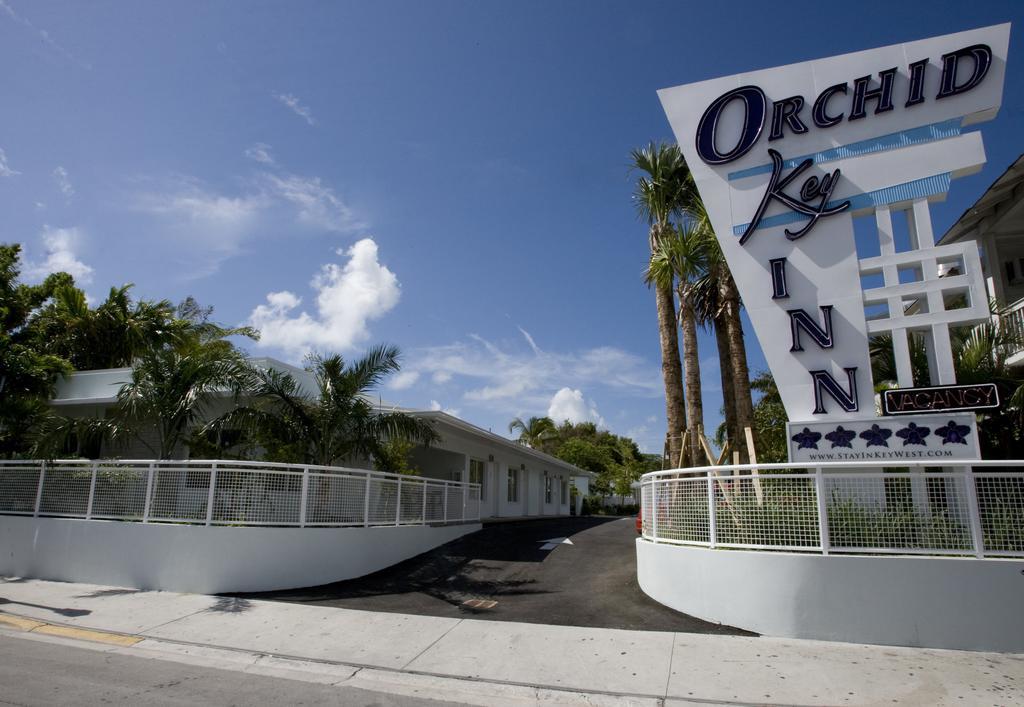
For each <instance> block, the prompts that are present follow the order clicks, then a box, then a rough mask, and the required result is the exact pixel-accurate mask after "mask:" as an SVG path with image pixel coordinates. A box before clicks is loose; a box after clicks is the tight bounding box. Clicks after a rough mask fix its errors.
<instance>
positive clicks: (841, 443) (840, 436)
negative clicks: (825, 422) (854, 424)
mask: <svg viewBox="0 0 1024 707" xmlns="http://www.w3.org/2000/svg"><path fill="white" fill-rule="evenodd" d="M856 436H857V433H856V432H854V431H853V430H846V429H843V426H842V425H839V427H837V428H835V430H833V431H832V432H829V433H828V434H827V435H825V439H827V440H828V441H829V442H831V443H832V449H835V448H836V447H847V448H853V445H852V444H850V442H851V441H852V440H853V438H854V437H856Z"/></svg>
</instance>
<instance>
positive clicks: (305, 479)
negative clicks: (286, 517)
mask: <svg viewBox="0 0 1024 707" xmlns="http://www.w3.org/2000/svg"><path fill="white" fill-rule="evenodd" d="M308 498H309V467H308V466H304V467H302V496H301V497H300V498H299V527H300V528H305V527H306V513H307V509H308V508H309V501H308V500H307V499H308Z"/></svg>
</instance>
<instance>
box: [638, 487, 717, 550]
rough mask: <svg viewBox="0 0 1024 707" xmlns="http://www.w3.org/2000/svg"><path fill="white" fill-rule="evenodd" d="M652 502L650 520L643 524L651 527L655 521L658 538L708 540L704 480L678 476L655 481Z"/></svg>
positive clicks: (706, 497) (706, 499) (680, 540)
mask: <svg viewBox="0 0 1024 707" xmlns="http://www.w3.org/2000/svg"><path fill="white" fill-rule="evenodd" d="M652 502H653V503H654V507H655V509H656V511H655V514H654V515H653V516H652V520H648V518H647V517H646V516H645V517H644V523H645V524H648V523H650V525H651V526H652V527H653V525H654V519H656V520H657V526H658V537H659V538H664V539H666V540H677V541H679V542H689V543H707V542H709V539H710V530H709V525H708V482H707V480H706V479H699V478H698V479H692V478H691V479H678V480H675V481H672V482H669V483H659V484H655V485H654V488H653V489H652Z"/></svg>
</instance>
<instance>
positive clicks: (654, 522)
mask: <svg viewBox="0 0 1024 707" xmlns="http://www.w3.org/2000/svg"><path fill="white" fill-rule="evenodd" d="M643 497H644V492H643V489H641V490H640V500H641V501H642V500H643ZM649 498H650V500H651V508H650V512H651V533H652V534H653V535H654V542H658V481H657V479H655V480H654V481H652V482H651V493H650V495H649ZM641 530H643V528H641Z"/></svg>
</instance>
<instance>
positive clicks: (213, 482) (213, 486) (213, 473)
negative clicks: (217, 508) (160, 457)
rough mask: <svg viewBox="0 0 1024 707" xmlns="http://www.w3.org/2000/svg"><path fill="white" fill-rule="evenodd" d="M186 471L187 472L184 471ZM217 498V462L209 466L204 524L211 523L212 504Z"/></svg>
mask: <svg viewBox="0 0 1024 707" xmlns="http://www.w3.org/2000/svg"><path fill="white" fill-rule="evenodd" d="M186 473H188V472H186ZM216 498H217V464H216V463H214V464H212V465H211V466H210V486H209V488H208V489H206V524H207V525H211V524H212V523H213V504H214V503H215V501H216Z"/></svg>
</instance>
